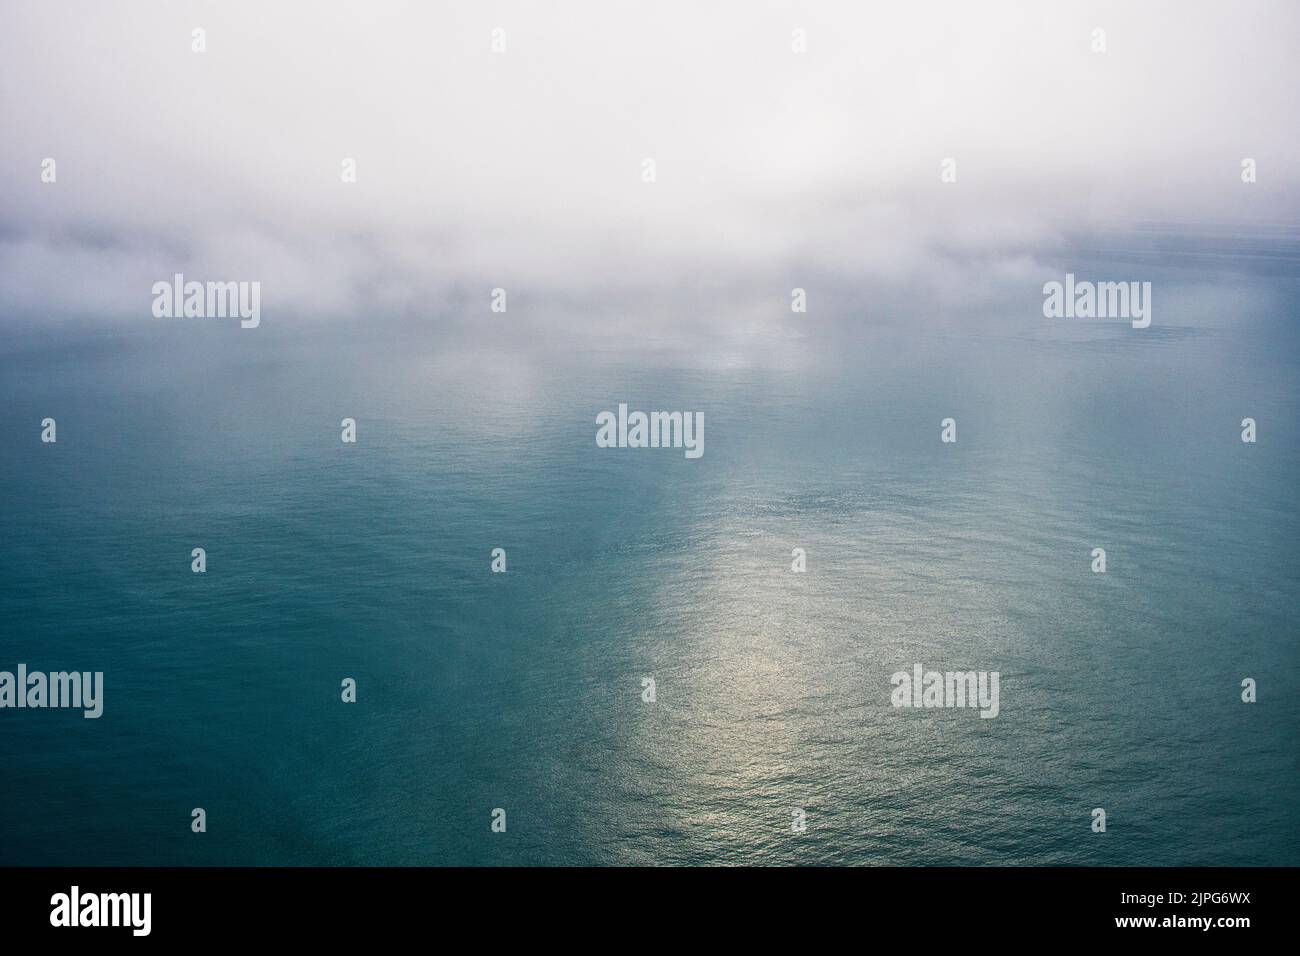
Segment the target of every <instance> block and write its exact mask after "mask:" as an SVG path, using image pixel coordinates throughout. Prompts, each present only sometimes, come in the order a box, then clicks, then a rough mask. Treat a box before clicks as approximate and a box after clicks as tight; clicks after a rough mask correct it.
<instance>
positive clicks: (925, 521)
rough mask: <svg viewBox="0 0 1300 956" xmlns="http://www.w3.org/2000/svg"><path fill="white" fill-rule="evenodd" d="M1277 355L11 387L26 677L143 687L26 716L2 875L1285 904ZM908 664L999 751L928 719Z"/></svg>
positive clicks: (749, 364) (381, 357)
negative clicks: (1149, 884) (980, 709)
mask: <svg viewBox="0 0 1300 956" xmlns="http://www.w3.org/2000/svg"><path fill="white" fill-rule="evenodd" d="M1284 329H1285V327H1284V326H1282V325H1279V327H1278V328H1277V329H1273V330H1272V331H1271V332H1270V333H1269V336H1268V337H1267V338H1266V337H1261V336H1242V335H1239V334H1235V333H1232V332H1230V331H1227V330H1224V329H1222V328H1212V327H1211V328H1169V327H1153V328H1151V329H1149V330H1146V331H1145V332H1144V333H1143V334H1142V335H1141V337H1138V336H1136V335H1132V334H1129V333H1127V332H1126V331H1125V330H1124V329H1123V328H1122V327H1116V326H1108V327H1098V326H1094V327H1089V328H1082V327H1073V326H1068V327H1065V326H1056V327H1040V326H1037V325H1035V326H1033V327H1032V328H1030V329H1027V330H1026V329H1019V330H1016V329H1012V330H1006V329H1004V330H1003V331H1002V332H1001V333H998V332H994V331H992V330H990V331H989V332H987V333H985V334H978V333H968V334H963V335H957V334H936V335H929V334H921V333H919V332H916V331H913V330H906V329H904V330H897V329H896V330H893V331H888V330H886V331H881V332H878V333H870V334H864V335H863V336H861V337H860V338H859V339H857V340H854V341H853V342H851V343H850V344H849V345H848V346H845V347H843V348H838V349H826V348H821V347H817V346H815V345H814V344H811V343H810V342H808V341H805V340H800V339H794V340H791V341H786V342H781V343H778V344H777V345H776V346H775V347H771V348H768V347H759V348H750V349H746V348H736V349H734V350H727V349H722V350H719V351H717V352H716V353H715V352H711V351H709V350H708V349H704V350H701V351H697V352H694V353H690V354H679V353H673V352H662V353H660V352H641V351H636V350H632V349H628V350H620V349H614V350H604V351H592V352H586V353H576V354H575V353H565V352H563V351H561V350H558V349H557V350H556V351H555V352H554V353H551V354H541V353H539V352H537V351H536V350H532V351H530V350H526V349H518V350H511V349H510V348H508V347H498V346H494V347H492V348H485V349H473V348H458V349H448V348H443V347H440V346H439V344H438V343H437V342H436V341H435V340H426V341H423V342H417V343H414V344H413V343H411V342H402V343H392V344H386V343H385V342H384V341H383V340H382V338H380V339H377V340H375V341H370V342H360V341H357V340H355V339H354V340H353V341H345V340H341V341H337V342H336V341H332V340H331V339H330V338H329V337H328V336H324V337H321V336H314V337H310V338H308V337H306V336H302V337H295V336H293V335H284V336H279V337H276V336H275V335H274V334H268V335H265V336H263V337H262V338H260V339H257V340H252V339H247V338H240V337H239V335H238V333H236V335H235V338H234V340H233V343H234V344H233V345H232V344H231V339H230V338H229V337H226V338H224V339H219V338H218V336H219V335H220V333H218V332H215V331H208V330H205V331H204V332H203V333H202V334H203V335H206V336H207V339H206V342H207V343H217V344H218V345H219V346H220V347H219V348H212V349H209V348H208V347H207V345H204V344H199V342H200V340H199V339H198V338H195V337H188V338H187V337H186V332H189V331H190V330H185V332H178V333H174V334H172V335H171V336H170V337H169V338H167V339H166V340H165V341H163V342H162V343H161V344H160V343H159V342H157V341H146V342H143V343H142V342H140V341H138V340H136V339H133V338H131V337H127V338H125V339H120V340H119V339H116V338H112V337H109V338H105V339H102V340H93V339H92V340H88V341H87V343H86V344H78V345H70V346H66V347H62V348H54V347H52V346H50V345H49V344H48V343H40V344H37V345H33V346H31V347H29V348H27V349H11V350H10V351H9V352H8V353H7V354H5V355H4V356H3V358H0V364H2V367H3V373H4V374H3V383H4V384H3V396H4V398H5V403H6V415H5V416H4V421H3V424H2V425H0V445H2V447H4V449H5V455H4V458H3V462H2V463H0V490H2V491H3V495H0V501H2V502H3V503H2V504H0V509H2V510H0V518H2V519H3V527H4V529H5V544H4V546H3V548H2V549H0V562H2V563H0V581H2V582H3V599H2V601H0V611H2V614H0V619H2V620H3V622H4V623H3V630H2V631H0V666H9V665H12V664H15V663H17V662H18V661H24V662H26V663H28V664H29V665H30V666H32V667H33V668H36V667H42V668H44V669H48V670H54V669H62V668H73V667H75V668H78V669H81V668H87V669H90V668H93V669H100V670H104V671H105V672H106V674H107V682H108V689H107V696H106V713H105V716H104V717H103V718H102V719H101V720H99V721H88V720H82V719H81V718H80V717H77V716H75V715H65V714H56V713H49V712H45V713H36V712H31V711H24V712H16V711H9V712H6V713H3V714H0V765H2V766H3V767H4V768H5V773H4V775H3V778H2V779H0V821H3V831H4V839H3V841H0V863H6V864H11V863H50V864H57V863H80V864H84V863H126V864H145V863H151V864H204V863H215V864H247V863H255V864H275V863H289V864H299V863H302V864H351V863H381V864H442V863H471V864H487V863H511V862H514V863H557V864H581V863H715V862H720V863H734V864H761V863H794V862H802V863H852V864H888V863H894V864H899V863H902V864H929V863H936V864H937V863H948V864H954V863H955V864H966V863H969V864H994V863H1029V864H1036V863H1045V864H1137V863H1140V864H1155V865H1161V864H1198V863H1199V864H1219V863H1235V864H1280V863H1295V862H1296V861H1297V856H1298V854H1297V849H1298V848H1300V823H1298V814H1300V809H1297V808H1300V786H1298V784H1297V780H1298V779H1300V776H1298V775H1297V773H1296V770H1297V767H1296V746H1295V740H1296V731H1297V729H1298V728H1297V719H1296V712H1295V709H1294V707H1292V706H1291V705H1290V703H1289V702H1290V701H1293V700H1294V699H1295V696H1296V692H1297V690H1298V689H1300V688H1298V687H1297V677H1296V674H1297V668H1296V664H1297V654H1296V621H1297V613H1296V612H1297V608H1298V603H1300V581H1298V580H1297V578H1298V574H1300V571H1298V569H1297V562H1296V541H1297V531H1298V530H1300V529H1298V528H1297V516H1296V507H1295V505H1296V484H1295V475H1296V466H1297V464H1298V463H1300V431H1298V425H1297V422H1298V421H1300V418H1298V416H1297V414H1296V413H1297V401H1296V398H1297V396H1296V391H1295V370H1296V361H1297V358H1298V357H1300V356H1298V353H1297V344H1296V343H1297V339H1296V336H1295V334H1294V333H1293V332H1292V333H1290V334H1287V333H1286V332H1285V330H1284ZM619 401H627V402H629V403H630V404H631V406H632V407H633V408H643V409H651V408H656V409H676V410H699V411H703V412H704V415H705V420H706V430H705V449H706V451H705V456H704V458H703V459H701V460H699V461H688V460H686V459H685V458H684V457H683V456H682V454H681V453H680V452H676V451H643V452H630V451H616V450H599V449H597V448H596V447H595V444H594V435H595V424H594V422H595V415H596V413H597V412H598V411H600V410H602V409H605V408H613V407H615V406H616V404H617V403H618V402H619ZM47 414H53V415H56V417H57V418H58V421H59V442H58V445H57V447H42V446H41V445H40V444H39V443H38V442H37V441H36V440H35V436H36V434H37V423H38V422H39V421H40V419H41V418H42V417H43V416H45V415H47ZM1247 414H1250V415H1252V416H1253V417H1256V418H1257V419H1258V420H1259V422H1260V423H1261V424H1260V431H1261V440H1260V443H1259V444H1258V445H1256V446H1244V445H1242V444H1241V442H1240V441H1239V438H1238V435H1239V431H1240V428H1239V421H1240V419H1241V418H1242V417H1244V416H1245V415H1247ZM949 415H952V416H954V417H956V418H957V420H958V438H959V441H958V444H957V446H955V447H952V446H944V445H941V444H940V442H939V422H940V419H942V418H944V417H946V416H949ZM345 416H350V417H355V418H356V419H357V420H358V422H359V444H358V445H357V446H355V447H350V446H345V445H343V444H342V443H341V442H340V441H339V434H338V433H339V429H338V423H339V420H340V419H341V418H343V417H345ZM196 546H202V547H205V548H206V549H207V552H208V561H209V570H208V573H207V574H206V575H204V576H202V577H199V576H196V575H192V574H191V573H190V572H189V551H190V549H191V547H196ZM498 546H499V547H504V548H506V549H507V552H508V555H509V568H510V569H509V572H508V574H507V575H504V576H502V575H493V574H490V573H488V563H489V552H490V550H491V549H492V548H493V547H498ZM1098 546H1101V547H1105V548H1106V550H1107V552H1108V560H1109V571H1108V573H1107V574H1105V575H1095V574H1092V573H1090V571H1089V561H1090V558H1089V552H1090V551H1091V549H1092V548H1093V547H1098ZM794 547H803V548H805V549H807V552H808V562H809V571H808V573H807V574H804V575H797V574H794V573H792V572H791V571H790V570H789V568H790V560H791V559H790V551H791V549H792V548H794ZM918 661H919V662H922V663H924V664H925V665H926V666H927V667H931V666H932V667H935V668H938V669H963V670H964V669H977V670H985V669H986V670H998V671H999V672H1000V673H1001V675H1002V700H1001V708H1002V714H1001V716H1000V717H998V718H997V719H995V720H980V719H978V717H977V715H976V713H975V712H974V711H967V712H946V711H938V712H936V711H929V712H923V713H917V712H910V711H902V710H898V711H896V710H893V709H892V708H891V707H890V706H889V690H890V685H889V675H890V674H891V673H892V672H894V671H895V670H899V669H910V667H911V665H912V664H913V663H914V662H918ZM646 675H653V676H654V677H655V679H656V681H657V685H658V701H657V703H655V704H653V705H650V704H645V703H643V702H642V701H641V698H640V691H641V678H642V677H643V676H646ZM344 676H352V677H356V678H357V680H358V682H359V687H360V691H359V693H360V703H358V704H357V705H355V706H345V705H343V704H341V703H340V702H339V700H338V687H339V681H340V679H341V678H342V677H344ZM1244 676H1253V677H1255V678H1257V679H1258V680H1259V682H1260V703H1259V704H1257V705H1254V706H1247V705H1243V704H1242V703H1240V701H1239V693H1240V689H1239V683H1240V679H1241V678H1242V677H1244ZM195 806H203V807H205V808H206V809H207V811H208V815H209V823H210V832H209V833H208V834H207V835H205V836H204V837H198V836H195V835H192V834H190V833H189V829H188V823H189V811H190V809H191V808H192V807H195ZM1095 806H1103V807H1105V808H1106V809H1107V812H1108V814H1109V815H1110V830H1109V832H1108V833H1107V834H1106V835H1105V836H1104V837H1102V836H1097V835H1094V834H1092V833H1091V832H1090V831H1089V827H1088V824H1089V819H1090V818H1089V811H1090V810H1091V809H1092V808H1093V807H1095ZM494 807H505V808H506V809H507V811H508V814H509V817H508V819H509V830H508V833H507V834H506V835H504V836H498V835H493V834H492V833H490V831H489V828H488V821H489V813H490V811H491V809H492V808H494ZM796 807H802V808H805V809H806V810H807V811H808V819H809V830H808V832H807V833H805V834H802V835H795V834H792V833H791V832H790V823H791V811H792V810H793V809H794V808H796Z"/></svg>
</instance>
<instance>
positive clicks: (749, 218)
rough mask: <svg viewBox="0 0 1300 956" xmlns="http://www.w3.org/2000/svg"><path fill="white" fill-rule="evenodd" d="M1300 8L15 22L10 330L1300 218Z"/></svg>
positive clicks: (254, 12) (122, 5) (30, 8)
mask: <svg viewBox="0 0 1300 956" xmlns="http://www.w3.org/2000/svg"><path fill="white" fill-rule="evenodd" d="M1298 11H1300V6H1298V5H1297V4H1295V3H1292V2H1285V0H1279V2H1249V0H1248V2H1244V3H1238V2H1233V3H1229V2H1225V0H1220V2H1215V3H1208V2H1187V0H1171V2H1140V3H1138V2H1124V3H1114V4H1108V3H1080V2H1073V0H1070V2H1052V3H1033V2H1029V0H1023V2H1017V3H975V2H964V0H952V2H936V3H889V4H885V3H852V2H837V3H832V2H812V3H768V4H761V3H756V2H747V3H746V2H735V3H685V2H663V0H660V2H646V3H630V2H609V0H604V2H595V0H581V2H539V0H534V2H524V3H495V4H494V3H479V2H469V0H462V2H447V3H414V2H413V3H382V2H373V0H366V2H357V3H341V2H330V0H313V2H293V3H290V2H277V3H265V2H231V0H221V2H213V3H185V2H107V0H96V2H85V3H70V2H61V0H50V2H41V3H13V2H10V3H5V4H3V6H2V7H0V83H2V84H3V89H4V91H5V92H4V96H3V98H0V128H2V130H3V135H0V321H6V322H15V323H20V322H22V323H25V322H30V321H34V320H35V321H54V320H58V319H60V318H62V319H78V320H80V319H86V320H100V319H103V320H116V321H135V320H138V321H141V322H146V321H148V320H149V318H150V314H149V303H150V294H149V287H150V286H151V284H152V283H153V282H154V281H157V280H159V279H164V278H168V277H170V276H171V275H172V274H173V273H174V272H177V271H182V272H184V273H185V274H186V275H187V277H189V278H196V279H248V280H253V279H256V280H259V281H261V282H262V286H263V293H262V295H263V304H262V309H263V316H264V319H263V321H264V323H271V322H276V321H286V322H288V321H293V322H300V321H315V320H320V321H327V320H332V319H338V318H341V317H351V316H356V315H359V314H385V315H393V316H397V317H403V316H408V317H412V318H420V319H424V318H428V319H431V320H436V319H437V318H438V317H439V316H440V315H444V314H449V313H453V312H455V311H457V310H460V309H463V308H465V307H466V303H471V304H472V306H471V307H472V308H475V309H477V308H479V307H480V305H481V306H482V307H484V308H485V307H486V303H487V299H488V295H489V292H490V290H491V289H492V288H493V287H495V286H502V287H506V288H507V289H509V290H510V294H511V312H512V313H517V312H519V311H523V312H525V314H528V315H531V316H532V318H533V319H542V320H544V321H549V320H554V321H556V322H567V323H569V324H573V323H574V322H578V323H580V322H582V321H593V322H594V321H596V319H595V318H594V314H595V313H597V312H599V311H600V308H601V307H602V305H603V306H605V307H609V308H611V309H613V307H614V304H615V303H632V302H635V303H638V304H639V307H641V308H643V309H648V311H649V312H654V311H655V309H656V308H658V306H657V305H655V303H660V302H662V303H664V308H665V309H671V303H672V302H673V301H674V300H675V299H680V297H681V296H682V295H683V294H685V293H686V292H689V293H690V294H691V295H696V296H699V295H705V296H707V295H708V294H710V292H709V290H715V289H716V290H727V289H738V290H741V291H740V292H739V293H737V294H738V296H739V299H740V301H735V302H734V304H733V308H732V309H731V311H730V312H729V313H728V314H727V315H725V316H723V319H724V321H734V322H744V321H746V315H747V314H748V312H749V311H752V310H753V309H755V308H758V309H762V308H765V307H766V304H765V303H767V302H768V301H769V300H768V297H769V296H784V297H788V294H789V288H790V286H791V285H796V284H815V283H814V279H813V278H808V277H815V279H816V281H818V282H823V283H827V284H830V283H836V284H838V285H840V286H851V285H853V284H855V283H858V284H860V283H870V282H883V283H890V284H891V285H893V286H895V287H898V288H906V287H907V286H908V285H909V284H916V285H923V286H925V287H926V288H930V289H933V288H935V287H940V288H942V287H944V286H952V287H960V286H962V285H963V283H970V282H971V281H975V282H987V283H996V282H997V281H999V280H1000V278H1007V277H1010V278H1012V279H1014V280H1016V281H1021V280H1023V281H1025V282H1027V283H1030V284H1032V282H1033V280H1034V279H1035V277H1036V276H1038V275H1039V274H1040V273H1041V271H1042V268H1041V261H1040V260H1041V257H1042V256H1043V254H1044V252H1045V251H1050V250H1052V249H1054V248H1058V247H1059V245H1060V244H1061V243H1062V242H1063V241H1064V239H1065V237H1068V236H1070V235H1072V234H1077V233H1081V232H1087V231H1089V230H1092V229H1096V228H1098V227H1111V228H1113V227H1116V226H1120V227H1122V226H1123V225H1124V224H1126V223H1130V222H1134V221H1141V220H1148V219H1153V220H1159V221H1193V222H1204V221H1207V220H1208V221H1221V220H1240V221H1243V222H1251V221H1257V220H1260V219H1274V220H1278V219H1280V220H1290V221H1295V218H1296V212H1297V205H1300V203H1298V199H1300V193H1298V192H1297V189H1296V185H1297V176H1296V171H1297V169H1300V165H1298V164H1297V159H1298V158H1300V157H1298V156H1297V152H1298V151H1300V137H1297V135H1296V104H1297V91H1298V89H1300V83H1298V82H1297V79H1300V65H1297V62H1296V56H1295V51H1296V43H1297V38H1300V13H1298ZM195 27H201V28H203V29H204V30H206V43H207V52H206V53H202V54H197V53H194V52H192V50H191V30H192V29H193V28H195ZM1096 27H1101V28H1103V29H1104V30H1105V33H1106V46H1107V49H1106V52H1105V53H1100V54H1099V53H1094V52H1092V50H1091V44H1092V31H1093V29H1094V28H1096ZM496 28H500V29H502V30H504V31H505V41H506V52H505V53H493V52H492V50H491V43H492V31H493V30H494V29H496ZM795 29H802V30H805V31H806V35H807V52H806V53H803V54H795V53H793V52H792V51H791V42H792V31H793V30H795ZM46 157H53V158H54V159H55V160H56V162H57V173H58V180H57V183H55V184H46V183H42V182H41V179H40V173H41V161H42V159H44V158H46ZM345 157H354V158H355V160H356V163H357V178H358V181H357V182H356V183H353V184H345V183H343V182H341V181H340V171H341V165H340V164H341V162H342V160H343V159H344V158H345ZM647 157H648V158H653V159H654V160H655V163H656V172H657V181H656V182H655V183H653V184H646V183H644V182H642V178H641V177H642V160H643V159H645V158H647ZM945 157H952V158H954V159H955V160H956V163H957V182H956V183H942V182H941V181H940V176H939V172H940V163H941V161H942V160H943V159H944V158H945ZM1243 157H1253V158H1254V159H1255V160H1256V161H1257V163H1258V177H1259V182H1258V183H1256V184H1255V185H1253V186H1244V185H1243V184H1242V183H1241V181H1240V163H1241V159H1242V158H1243ZM751 295H752V301H748V299H747V297H748V296H751ZM647 303H649V304H650V305H649V306H647ZM722 311H724V312H725V311H726V310H722ZM583 316H586V317H587V318H585V319H584V318H583Z"/></svg>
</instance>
